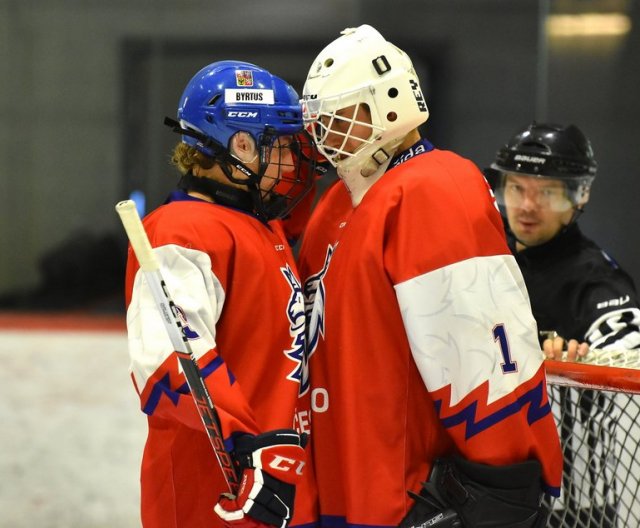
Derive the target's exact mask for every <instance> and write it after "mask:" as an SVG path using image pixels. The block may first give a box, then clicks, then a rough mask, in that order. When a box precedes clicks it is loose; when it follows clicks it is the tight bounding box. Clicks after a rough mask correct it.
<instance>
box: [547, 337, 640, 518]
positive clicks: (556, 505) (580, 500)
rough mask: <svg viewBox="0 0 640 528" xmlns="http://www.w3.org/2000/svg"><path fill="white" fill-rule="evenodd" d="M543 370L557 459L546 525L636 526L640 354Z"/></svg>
mask: <svg viewBox="0 0 640 528" xmlns="http://www.w3.org/2000/svg"><path fill="white" fill-rule="evenodd" d="M545 367H546V372H547V381H548V385H549V399H550V402H551V408H552V410H553V414H554V417H555V419H556V423H557V425H558V432H559V434H560V440H561V443H562V449H563V455H564V471H563V482H562V494H561V497H560V498H559V499H556V500H555V501H554V502H553V504H552V505H551V506H550V508H551V513H550V517H549V522H548V524H547V526H549V527H553V528H557V527H563V528H596V527H598V528H630V527H640V351H637V350H631V351H624V352H611V351H602V350H600V351H595V350H592V351H591V352H590V353H589V355H588V356H587V358H586V359H585V360H581V361H579V362H568V361H550V360H547V361H545Z"/></svg>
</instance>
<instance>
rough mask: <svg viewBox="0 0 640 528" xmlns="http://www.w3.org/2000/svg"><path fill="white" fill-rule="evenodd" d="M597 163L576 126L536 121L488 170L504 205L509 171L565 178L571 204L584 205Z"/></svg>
mask: <svg viewBox="0 0 640 528" xmlns="http://www.w3.org/2000/svg"><path fill="white" fill-rule="evenodd" d="M596 170H597V163H596V161H595V159H594V157H593V149H592V148H591V143H590V142H589V140H588V139H587V137H586V136H585V135H584V134H583V133H582V132H581V131H580V129H579V128H578V127H576V126H575V125H568V126H562V125H555V124H545V123H536V122H535V121H534V122H533V123H531V124H530V125H528V126H526V127H525V128H524V129H521V130H520V131H519V132H517V133H516V134H515V135H514V136H512V137H511V139H510V140H509V142H508V143H507V144H506V145H504V146H503V147H502V148H501V149H500V150H499V151H498V152H497V154H496V158H495V161H494V162H493V163H492V164H491V167H490V168H489V169H487V170H485V175H486V176H487V178H488V179H489V181H490V183H491V185H492V187H493V189H494V191H495V192H496V198H497V200H498V203H499V204H500V205H504V204H503V203H501V202H502V198H503V193H502V191H503V187H504V180H505V178H504V176H505V175H506V174H514V173H515V174H519V175H523V176H530V177H537V178H551V179H558V180H562V181H563V182H564V183H565V184H566V188H567V198H568V199H569V201H570V203H571V205H572V206H574V207H576V206H582V205H584V204H585V203H587V201H588V199H589V190H590V188H591V184H592V183H593V180H594V178H595V176H596Z"/></svg>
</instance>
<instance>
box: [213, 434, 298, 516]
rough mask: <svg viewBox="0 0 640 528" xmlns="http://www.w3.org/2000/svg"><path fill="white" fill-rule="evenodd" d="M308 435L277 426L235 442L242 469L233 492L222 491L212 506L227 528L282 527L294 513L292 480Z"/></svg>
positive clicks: (238, 461)
mask: <svg viewBox="0 0 640 528" xmlns="http://www.w3.org/2000/svg"><path fill="white" fill-rule="evenodd" d="M306 443H307V435H306V434H304V433H303V434H302V435H299V434H298V433H296V432H295V431H294V430H292V429H279V430H276V431H271V432H268V433H264V434H261V435H258V436H252V435H244V436H242V437H240V438H238V439H237V440H236V442H235V446H236V447H235V449H234V452H233V455H234V458H235V459H236V461H237V463H238V464H239V466H240V468H241V469H242V470H243V471H242V478H241V480H240V487H239V489H238V493H237V495H236V496H234V495H230V494H226V493H225V494H223V495H222V496H221V497H220V501H219V502H218V504H216V506H215V508H214V510H215V512H216V514H218V516H219V517H220V518H221V519H222V520H223V522H224V523H225V525H227V526H229V527H230V528H258V527H260V526H263V527H264V525H271V526H277V527H279V528H284V527H285V526H286V525H287V523H288V522H289V520H291V517H292V516H293V500H294V498H295V490H296V488H295V484H296V483H297V482H298V480H300V477H301V475H302V469H303V467H304V464H305V451H304V446H305V445H306Z"/></svg>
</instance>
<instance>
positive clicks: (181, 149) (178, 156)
mask: <svg viewBox="0 0 640 528" xmlns="http://www.w3.org/2000/svg"><path fill="white" fill-rule="evenodd" d="M171 163H172V164H173V165H175V166H176V167H177V168H178V170H179V171H180V174H182V175H185V174H187V173H188V172H192V171H193V168H194V167H196V166H200V167H202V168H203V169H210V168H211V167H213V165H214V161H213V160H212V159H211V158H210V157H209V156H205V155H204V154H202V152H199V151H198V150H196V149H195V148H194V147H191V146H189V145H187V144H186V143H183V142H182V141H180V142H179V143H177V144H176V146H175V147H173V152H172V153H171Z"/></svg>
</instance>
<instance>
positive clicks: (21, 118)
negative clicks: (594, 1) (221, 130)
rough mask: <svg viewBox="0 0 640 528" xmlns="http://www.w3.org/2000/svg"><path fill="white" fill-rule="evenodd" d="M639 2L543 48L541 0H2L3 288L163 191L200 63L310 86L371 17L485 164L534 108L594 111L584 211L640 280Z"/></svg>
mask: <svg viewBox="0 0 640 528" xmlns="http://www.w3.org/2000/svg"><path fill="white" fill-rule="evenodd" d="M589 1H590V0H582V2H581V3H582V4H586V3H588V2H589ZM631 6H632V9H633V16H634V28H633V31H632V33H631V34H630V35H629V36H628V37H627V38H626V39H625V40H623V41H619V42H617V43H609V44H607V45H603V44H602V42H600V43H598V44H596V45H595V46H590V47H589V48H585V46H584V45H580V44H576V43H575V42H574V43H573V45H571V46H567V45H562V46H559V45H558V44H557V43H555V44H553V43H552V45H551V46H549V48H548V55H547V53H546V50H545V49H544V48H540V47H539V31H538V26H539V16H538V15H539V10H540V6H539V3H538V1H537V0H395V1H393V2H389V1H388V0H386V1H382V0H362V1H357V0H331V1H320V0H316V1H311V0H274V1H272V2H257V1H255V2H232V1H225V2H221V1H214V0H208V1H204V0H188V1H187V0H126V1H125V0H110V1H108V2H105V1H98V0H48V1H44V0H42V1H36V0H0V123H1V125H2V126H0V237H1V240H2V249H1V254H0V255H1V256H0V292H3V291H7V290H12V289H16V288H29V287H33V286H34V285H36V284H37V283H38V281H39V280H40V275H39V270H38V262H39V258H40V257H41V255H42V254H43V253H45V252H47V251H50V250H51V249H52V248H55V247H57V246H59V245H60V244H61V243H62V242H63V241H65V240H66V239H67V238H68V237H69V236H70V235H71V234H73V233H77V232H78V231H79V230H86V231H87V232H88V233H104V232H115V233H120V227H119V225H118V222H117V218H116V215H115V214H114V212H113V205H114V204H115V203H116V202H117V201H119V200H121V199H123V198H126V197H127V193H128V192H129V191H130V190H131V189H133V188H140V187H141V188H143V189H145V190H146V191H147V192H148V194H149V198H150V201H151V202H152V203H154V202H157V201H158V200H160V199H161V196H163V195H164V193H165V192H166V190H167V189H169V188H170V187H171V185H172V184H173V181H174V180H173V176H172V171H171V169H170V167H169V166H168V164H167V156H168V149H169V148H170V146H171V145H172V144H173V142H174V141H175V139H176V138H175V137H172V134H171V132H170V131H169V130H168V129H165V127H163V126H162V118H163V117H164V115H167V114H168V115H173V113H174V112H175V105H176V103H177V98H178V97H179V95H180V91H181V89H182V87H183V86H184V84H185V83H186V82H187V80H188V79H189V77H190V76H191V75H192V74H193V73H195V71H196V70H197V69H199V68H200V67H201V66H203V65H205V64H206V63H208V62H211V61H213V60H218V59H222V58H235V59H242V60H250V61H253V62H258V63H259V64H261V65H263V66H266V67H267V68H271V69H273V70H274V72H277V73H279V74H280V75H281V76H283V77H285V78H286V79H287V80H289V81H290V82H292V83H293V84H294V85H296V87H297V88H301V83H302V80H303V79H304V76H305V75H306V69H307V67H308V65H309V64H310V61H311V60H312V58H313V57H314V56H315V54H316V53H317V52H318V51H319V50H320V48H321V47H322V46H324V45H325V44H326V43H328V42H329V41H330V40H332V39H333V38H334V37H335V36H337V34H338V32H339V31H340V30H341V29H343V28H344V27H346V26H353V25H358V24H360V23H365V22H366V23H370V24H372V25H374V26H376V27H377V28H378V29H379V30H380V31H381V32H382V33H383V34H384V35H385V36H386V37H387V38H389V39H390V40H392V41H394V42H395V43H397V44H398V45H399V46H401V47H403V48H405V49H406V50H407V51H408V52H409V53H410V54H411V55H412V57H414V58H415V59H416V62H417V63H419V66H420V67H421V68H422V69H423V71H424V74H425V76H426V77H427V79H423V84H425V85H426V87H427V88H426V89H425V92H426V93H427V97H428V99H429V104H430V109H431V114H432V115H431V118H430V120H429V122H428V123H427V126H426V128H425V130H426V133H427V135H429V137H430V138H431V139H432V140H434V141H435V142H436V143H437V144H438V146H440V147H442V148H449V149H453V150H456V151H458V152H460V153H462V154H464V155H466V156H467V157H470V158H471V159H473V160H474V161H476V162H477V163H478V164H479V165H481V166H483V165H485V164H487V163H489V162H490V161H491V158H492V157H493V154H494V153H495V151H496V149H497V148H498V147H499V146H500V145H501V143H503V142H504V141H505V140H506V139H507V138H508V137H509V135H511V134H512V133H513V132H514V131H515V129H517V128H518V127H519V126H521V125H523V124H525V123H527V122H528V121H529V120H531V119H533V118H548V119H550V120H556V121H572V122H575V123H576V124H577V125H579V126H580V127H581V128H583V129H584V130H585V132H586V133H587V134H588V135H589V136H590V137H591V139H592V141H593V144H594V148H595V151H596V155H597V158H598V160H599V163H600V168H601V172H600V176H599V178H598V179H597V180H596V184H595V187H594V194H593V198H592V203H591V204H590V207H589V209H588V213H587V214H586V215H585V216H584V218H583V220H582V222H583V225H584V227H585V230H586V231H587V232H588V233H589V234H591V235H593V237H594V238H595V239H596V240H597V241H599V242H601V243H602V244H603V245H605V246H606V247H607V249H609V250H610V251H611V252H612V253H613V255H614V256H615V257H617V258H618V260H619V261H620V262H621V263H622V264H623V265H625V266H626V267H627V268H629V271H631V272H632V274H633V275H634V277H635V278H636V281H637V282H640V252H638V251H637V250H636V249H635V246H636V244H637V234H636V229H635V226H637V225H638V224H639V223H640V212H639V210H638V208H636V207H635V204H634V202H635V199H636V196H637V195H638V190H639V189H640V186H639V185H638V184H637V183H636V180H637V177H638V169H637V167H638V166H639V163H638V162H640V160H639V159H638V157H639V156H640V154H638V149H637V148H636V147H635V143H636V141H637V139H638V138H639V136H640V134H639V132H640V125H638V117H639V116H638V114H639V112H640V102H639V101H638V97H637V95H635V94H637V93H638V79H639V76H640V73H639V71H640V68H638V66H639V64H640V61H639V60H638V59H639V55H640V50H639V49H638V48H639V47H640V46H639V43H638V40H639V39H638V34H639V31H640V17H639V16H638V12H637V6H636V2H631ZM605 44H606V43H605ZM547 59H548V60H547ZM545 64H546V65H548V70H544V68H543V69H541V66H545ZM545 71H547V73H548V76H545V75H541V73H545ZM547 78H548V81H547Z"/></svg>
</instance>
